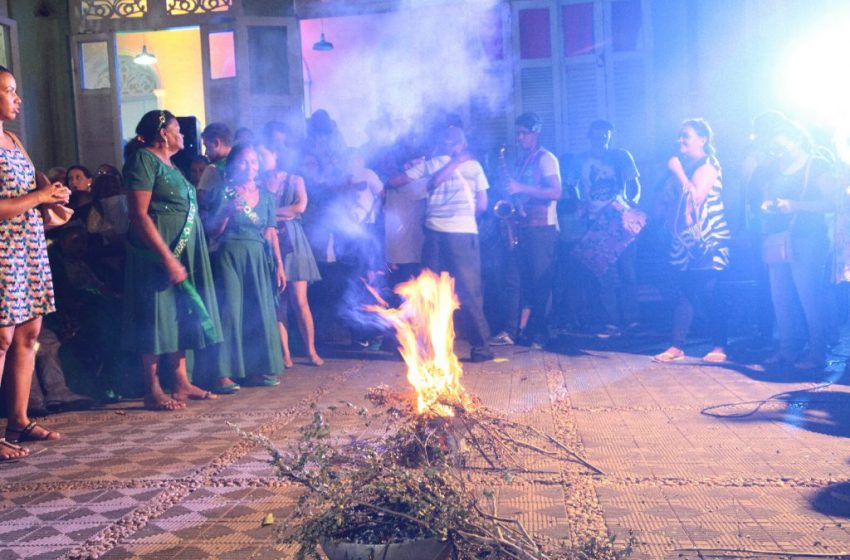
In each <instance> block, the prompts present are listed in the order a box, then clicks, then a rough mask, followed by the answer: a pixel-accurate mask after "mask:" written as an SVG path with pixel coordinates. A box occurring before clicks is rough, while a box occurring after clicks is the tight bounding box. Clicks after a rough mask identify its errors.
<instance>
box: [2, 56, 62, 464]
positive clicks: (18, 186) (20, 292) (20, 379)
mask: <svg viewBox="0 0 850 560" xmlns="http://www.w3.org/2000/svg"><path fill="white" fill-rule="evenodd" d="M20 110H21V98H20V97H19V96H18V93H17V83H16V82H15V77H14V76H13V75H12V73H11V72H9V70H7V69H6V68H4V67H2V66H0V380H2V381H5V385H6V405H7V406H6V408H7V417H8V423H7V424H6V434H5V437H4V438H2V439H0V461H8V460H12V459H19V458H21V457H25V456H27V455H28V454H29V450H28V449H26V448H24V447H21V446H19V445H16V443H18V442H26V441H46V440H55V439H59V437H60V436H59V433H57V432H51V431H49V430H47V429H45V428H44V427H42V426H40V425H38V424H37V423H35V422H33V421H31V420H30V418H29V417H28V416H27V405H28V404H29V394H30V386H31V384H32V374H33V371H34V368H35V347H36V340H37V339H38V334H39V331H40V330H41V319H42V317H43V316H45V315H47V314H48V313H51V312H52V311H54V310H55V306H54V301H53V280H52V278H51V276H50V263H49V262H48V260H47V246H46V244H45V241H44V225H43V223H42V219H41V213H40V212H39V206H42V205H49V204H55V203H59V204H61V203H67V202H68V198H69V197H70V195H71V191H69V190H68V189H67V188H66V187H65V186H63V185H61V184H59V183H53V184H51V185H47V186H45V187H42V188H36V181H35V168H34V167H33V165H32V162H31V161H30V160H29V156H27V153H26V152H25V151H24V149H23V146H21V144H20V142H19V141H18V139H17V137H15V136H14V135H13V134H12V133H10V132H7V131H5V130H4V129H3V124H4V123H5V122H7V121H11V120H14V119H15V117H17V115H18V113H19V112H20ZM7 356H8V364H7ZM4 369H5V370H6V378H5V380H3V379H2V378H3V370H4Z"/></svg>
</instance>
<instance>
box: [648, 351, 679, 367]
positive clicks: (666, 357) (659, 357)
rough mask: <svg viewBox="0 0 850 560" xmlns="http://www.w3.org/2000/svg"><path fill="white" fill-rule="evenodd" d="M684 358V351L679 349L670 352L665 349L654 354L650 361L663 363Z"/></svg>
mask: <svg viewBox="0 0 850 560" xmlns="http://www.w3.org/2000/svg"><path fill="white" fill-rule="evenodd" d="M683 359H685V353H684V352H682V351H681V350H679V351H678V352H672V351H670V350H665V351H664V352H662V353H660V354H656V355H655V356H653V358H652V361H654V362H659V363H662V364H665V363H667V362H676V361H678V360H683Z"/></svg>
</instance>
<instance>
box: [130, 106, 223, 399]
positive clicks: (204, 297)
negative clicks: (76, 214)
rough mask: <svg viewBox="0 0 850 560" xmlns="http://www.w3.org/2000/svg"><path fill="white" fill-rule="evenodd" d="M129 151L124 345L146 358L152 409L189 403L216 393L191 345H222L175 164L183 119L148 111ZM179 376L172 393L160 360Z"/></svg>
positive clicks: (187, 193)
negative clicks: (190, 364) (193, 372)
mask: <svg viewBox="0 0 850 560" xmlns="http://www.w3.org/2000/svg"><path fill="white" fill-rule="evenodd" d="M136 134H137V136H136V138H135V139H134V140H132V141H131V142H132V143H133V144H134V145H133V146H130V147H129V149H128V150H125V153H129V157H128V158H127V162H126V164H125V165H124V184H125V186H126V188H127V202H128V206H129V217H130V230H129V232H128V234H127V260H126V265H125V269H126V275H125V288H124V323H123V332H122V335H123V343H124V348H125V349H126V350H129V351H132V352H138V353H140V354H141V355H142V365H143V368H144V375H145V407H146V408H148V409H150V410H177V409H181V408H185V406H186V404H185V401H186V400H187V399H195V400H208V399H214V398H215V395H213V394H212V393H210V392H209V391H204V390H203V389H201V388H199V387H197V386H196V385H194V384H192V382H191V381H190V380H189V374H188V371H187V369H186V350H199V349H201V348H204V347H206V346H208V345H210V344H215V343H217V342H221V325H220V324H219V318H218V303H217V301H216V297H215V287H214V285H213V280H212V268H211V266H210V260H209V254H208V252H207V242H206V238H205V237H204V232H203V227H201V224H200V220H199V219H198V217H197V214H198V212H197V201H196V200H195V189H194V188H193V187H192V185H191V184H189V182H188V181H187V180H186V178H185V177H183V174H182V173H180V171H179V170H178V169H177V168H176V167H174V166H173V165H172V163H171V156H173V155H174V154H176V153H177V152H178V151H180V150H181V149H182V148H183V135H182V134H181V133H180V125H179V124H178V122H177V119H176V118H175V117H174V115H172V114H171V113H170V112H168V111H149V112H148V113H146V114H145V115H144V116H143V117H142V119H141V120H140V121H139V124H138V125H137V126H136ZM162 356H165V358H166V360H167V364H168V367H169V369H170V370H171V371H172V372H173V374H174V385H173V388H172V396H171V397H169V396H168V395H167V394H166V393H165V391H164V390H163V389H162V386H161V385H160V382H159V375H158V367H159V362H160V357H162Z"/></svg>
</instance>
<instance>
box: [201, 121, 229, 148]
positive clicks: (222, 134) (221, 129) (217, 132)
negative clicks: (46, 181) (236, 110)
mask: <svg viewBox="0 0 850 560" xmlns="http://www.w3.org/2000/svg"><path fill="white" fill-rule="evenodd" d="M201 138H203V139H204V140H210V141H212V140H218V141H219V142H221V143H222V144H224V145H225V146H232V145H233V133H232V132H230V127H228V126H227V125H226V124H224V123H220V122H214V123H210V124H208V125H207V126H206V128H204V131H203V132H201Z"/></svg>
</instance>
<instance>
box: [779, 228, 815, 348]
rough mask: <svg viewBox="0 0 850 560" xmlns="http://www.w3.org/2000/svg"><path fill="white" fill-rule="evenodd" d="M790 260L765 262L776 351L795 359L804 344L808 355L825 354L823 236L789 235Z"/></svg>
mask: <svg viewBox="0 0 850 560" xmlns="http://www.w3.org/2000/svg"><path fill="white" fill-rule="evenodd" d="M792 248H793V253H794V259H793V262H791V263H786V264H771V265H768V267H767V268H768V275H769V277H770V295H771V298H772V299H773V309H774V312H775V313H776V328H777V331H778V332H779V352H780V353H781V354H782V355H783V356H784V357H786V358H787V359H789V360H793V359H795V358H796V357H797V356H798V355H799V353H800V352H801V351H802V350H803V348H804V347H805V346H808V352H809V355H810V357H811V358H813V359H816V360H823V359H824V358H825V357H826V309H825V305H824V294H825V292H826V289H825V288H826V286H825V283H824V273H825V267H826V263H827V241H826V240H825V239H811V238H793V239H792Z"/></svg>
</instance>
